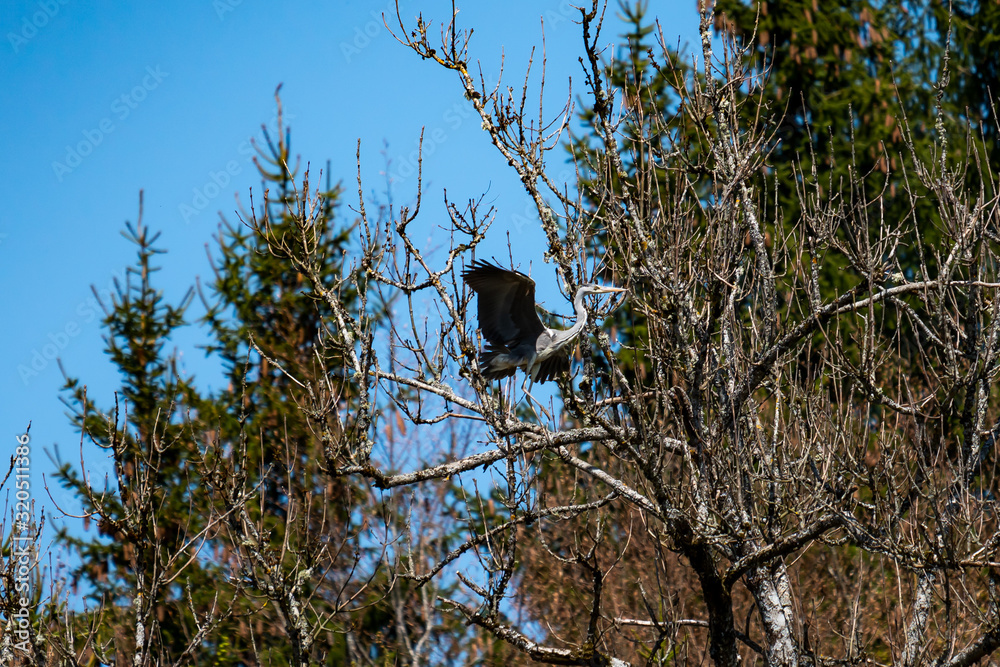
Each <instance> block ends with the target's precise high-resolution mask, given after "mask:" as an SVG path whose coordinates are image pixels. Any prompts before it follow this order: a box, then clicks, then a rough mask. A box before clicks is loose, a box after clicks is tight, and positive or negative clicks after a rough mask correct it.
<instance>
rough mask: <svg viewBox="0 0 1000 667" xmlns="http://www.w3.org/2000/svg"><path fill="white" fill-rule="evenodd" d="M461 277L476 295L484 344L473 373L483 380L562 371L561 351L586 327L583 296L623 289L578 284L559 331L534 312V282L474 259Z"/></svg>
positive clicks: (565, 366)
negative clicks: (569, 318) (572, 317)
mask: <svg viewBox="0 0 1000 667" xmlns="http://www.w3.org/2000/svg"><path fill="white" fill-rule="evenodd" d="M462 277H463V278H464V279H465V282H466V283H468V285H469V287H471V288H472V290H473V291H474V292H475V293H476V294H477V295H478V296H479V328H480V329H481V330H482V332H483V336H485V337H486V340H487V341H488V342H489V347H487V348H486V349H485V350H483V352H482V354H481V355H480V357H479V369H480V371H481V372H482V374H483V377H485V378H488V379H494V378H505V377H510V376H511V375H513V374H514V371H515V370H516V369H518V368H520V367H523V368H524V370H525V372H526V373H527V374H528V376H529V377H530V378H531V379H532V381H533V382H545V381H547V380H551V379H553V378H554V377H555V376H556V375H557V374H558V373H561V372H563V371H568V370H569V357H568V355H567V354H566V353H565V348H566V347H568V346H569V345H570V344H571V343H573V342H574V341H575V340H576V338H577V336H579V335H580V332H581V331H583V328H584V327H585V326H586V325H587V309H586V308H585V307H584V305H583V297H584V296H586V295H587V294H602V293H607V292H624V291H625V290H623V289H620V288H617V287H603V286H601V285H583V286H582V287H580V288H579V289H578V290H577V291H576V296H575V297H574V299H573V306H574V308H575V309H576V323H575V324H573V326H571V327H570V328H569V329H565V330H563V329H549V328H547V327H546V326H544V325H543V324H542V321H541V320H540V319H538V313H537V312H536V311H535V281H533V280H532V279H531V278H529V277H528V276H526V275H524V274H523V273H521V272H520V271H508V270H507V269H503V268H501V267H499V266H496V265H494V264H490V263H489V262H484V261H481V260H474V261H473V262H472V264H470V265H469V268H467V269H466V270H465V271H464V272H463V273H462Z"/></svg>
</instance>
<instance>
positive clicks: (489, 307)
mask: <svg viewBox="0 0 1000 667" xmlns="http://www.w3.org/2000/svg"><path fill="white" fill-rule="evenodd" d="M462 278H464V279H465V282H466V283H468V285H469V287H471V288H472V289H473V291H475V293H476V294H478V295H479V328H480V329H482V331H483V335H484V336H486V340H488V341H489V342H490V343H491V344H492V345H493V346H494V347H506V348H509V349H513V348H515V347H518V346H519V345H523V344H525V343H527V344H530V345H531V347H532V348H534V345H535V340H536V339H537V338H538V336H540V335H541V334H542V332H543V331H545V327H543V326H542V321H541V320H540V319H538V313H537V312H536V311H535V281H533V280H532V279H531V278H529V277H528V276H526V275H524V274H523V273H521V272H520V271H508V270H507V269H502V268H500V267H499V266H496V265H494V264H490V263H489V262H484V261H481V260H474V261H473V262H472V264H470V265H469V268H467V269H466V270H465V271H463V272H462Z"/></svg>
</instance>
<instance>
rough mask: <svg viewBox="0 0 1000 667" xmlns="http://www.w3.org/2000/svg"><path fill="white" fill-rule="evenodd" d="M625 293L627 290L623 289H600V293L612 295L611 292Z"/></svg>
mask: <svg viewBox="0 0 1000 667" xmlns="http://www.w3.org/2000/svg"><path fill="white" fill-rule="evenodd" d="M627 291H628V290H627V289H625V288H624V287H602V288H601V292H602V293H603V292H607V293H612V292H627Z"/></svg>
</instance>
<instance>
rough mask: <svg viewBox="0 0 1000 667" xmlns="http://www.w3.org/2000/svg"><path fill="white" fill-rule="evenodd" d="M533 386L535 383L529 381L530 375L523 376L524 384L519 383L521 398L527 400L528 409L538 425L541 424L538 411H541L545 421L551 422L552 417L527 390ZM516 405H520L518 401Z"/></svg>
mask: <svg viewBox="0 0 1000 667" xmlns="http://www.w3.org/2000/svg"><path fill="white" fill-rule="evenodd" d="M533 386H535V381H534V380H532V379H531V376H530V375H527V374H525V376H524V382H522V383H521V392H522V393H523V395H522V396H521V398H522V399H525V398H527V399H528V407H529V408H531V411H532V412H534V413H535V418H536V419H537V420H538V422H539V423H541V421H542V420H541V416H540V415H539V414H538V412H539V411H541V413H542V415H544V416H545V418H546V419H549V420H551V419H552V415H550V414H549V413H548V411H547V410H546V409H545V408H544V407H542V402H541V401H539V400H538V399H537V398H535V397H534V396H532V395H531V392H530V391H529V388H531V387H533ZM518 403H520V401H518Z"/></svg>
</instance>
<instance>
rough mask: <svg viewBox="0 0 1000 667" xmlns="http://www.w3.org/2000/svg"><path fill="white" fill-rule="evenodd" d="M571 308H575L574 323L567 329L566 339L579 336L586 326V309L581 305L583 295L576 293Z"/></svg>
mask: <svg viewBox="0 0 1000 667" xmlns="http://www.w3.org/2000/svg"><path fill="white" fill-rule="evenodd" d="M573 307H574V308H576V323H575V324H573V326H571V327H570V328H569V333H568V334H567V337H568V338H573V337H574V336H579V335H580V333H581V332H582V331H583V328H584V327H585V326H587V309H586V308H585V307H584V305H583V294H581V293H580V292H577V294H576V298H575V299H573Z"/></svg>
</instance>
